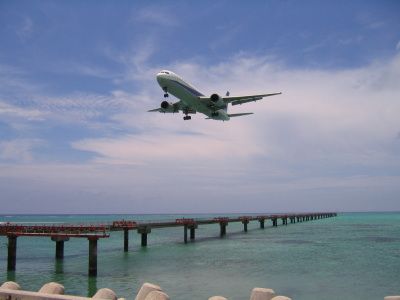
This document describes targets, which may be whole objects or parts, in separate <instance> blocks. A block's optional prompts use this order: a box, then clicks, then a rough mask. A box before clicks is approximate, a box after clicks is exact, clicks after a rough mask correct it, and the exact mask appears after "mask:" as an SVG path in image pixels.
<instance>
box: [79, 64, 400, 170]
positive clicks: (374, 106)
mask: <svg viewBox="0 0 400 300" xmlns="http://www.w3.org/2000/svg"><path fill="white" fill-rule="evenodd" d="M399 61H400V59H399V57H396V58H394V59H393V60H392V61H390V62H387V63H385V64H382V63H381V62H380V63H379V64H378V63H377V64H372V65H370V66H367V67H364V68H359V69H352V70H335V71H332V70H327V71H324V70H289V69H286V68H285V67H284V66H282V65H280V64H278V65H276V64H274V63H273V62H271V61H269V59H264V58H257V57H253V58H246V57H236V58H234V59H233V60H231V61H227V62H225V63H222V64H219V65H217V66H213V67H204V66H202V65H198V64H193V63H181V64H180V63H177V64H175V65H173V66H170V68H171V69H172V70H175V71H176V72H178V73H179V74H181V75H182V76H183V77H185V78H188V80H189V81H191V82H194V84H195V85H197V86H198V87H200V88H202V89H203V90H204V92H205V93H206V94H211V93H213V92H219V93H220V94H223V93H224V92H225V90H226V89H230V90H231V94H249V93H260V92H270V91H282V92H283V95H281V96H275V97H271V98H267V99H266V100H264V101H262V102H257V103H253V104H247V105H243V106H238V107H234V108H233V109H232V112H242V111H245V112H247V111H253V112H255V113H256V114H255V115H254V116H249V117H242V118H237V119H232V120H231V121H229V122H228V123H221V122H215V121H205V120H203V116H202V115H201V114H200V115H195V116H194V117H193V118H194V119H193V120H192V121H189V122H183V121H182V120H181V117H180V116H179V115H168V114H166V115H164V114H150V113H145V111H146V110H147V109H149V108H153V106H154V107H156V106H157V105H159V103H158V102H156V101H154V104H153V105H152V104H149V102H148V101H149V100H147V101H142V102H139V103H136V106H135V107H134V109H133V110H132V111H129V110H128V111H126V112H124V113H120V114H117V115H115V117H114V120H115V121H117V122H121V124H123V125H124V126H127V127H129V126H137V127H136V128H138V127H139V128H142V129H143V131H144V132H143V133H141V134H140V135H129V134H126V135H121V136H120V137H113V138H107V139H85V140H83V141H77V142H75V143H74V145H73V146H74V147H76V148H78V149H80V150H87V151H92V152H95V153H98V154H99V158H98V159H97V161H100V160H101V161H102V162H105V161H107V160H108V159H109V162H118V163H119V164H121V163H123V162H124V161H126V163H132V162H135V163H143V162H147V161H154V160H158V159H160V160H165V159H172V160H185V161H194V162H195V161H197V160H203V159H204V158H207V159H211V160H212V161H215V160H220V159H222V160H224V158H226V159H227V160H228V159H236V160H240V159H242V158H245V157H254V156H255V157H257V156H265V157H268V158H271V159H279V160H285V161H292V162H293V163H295V161H296V160H298V156H299V155H300V156H301V157H302V159H303V160H305V161H306V162H309V163H310V164H312V163H315V161H318V160H331V161H332V164H335V163H341V164H344V163H350V162H353V163H359V164H366V165H369V164H372V163H373V164H379V163H383V164H385V163H386V164H389V163H392V162H389V161H388V159H389V157H388V155H389V154H387V153H386V152H385V151H387V149H384V147H386V146H384V145H388V144H390V143H391V142H392V141H393V140H395V139H396V135H397V132H398V130H399V128H400V121H399V118H398V115H397V112H398V111H399V110H400V104H399V102H398V101H397V99H399V98H400V89H399V88H398V87H397V84H396V78H398V76H399V75H400V67H399ZM152 81H153V79H152ZM153 85H156V83H153ZM231 88H233V89H231ZM146 90H147V91H146ZM142 93H143V95H144V98H145V99H150V98H151V95H153V94H155V93H154V87H153V88H151V87H149V86H147V85H146V86H145V87H144V91H142ZM160 94H161V91H160ZM155 98H157V97H156V96H155ZM150 105H152V106H150ZM131 108H132V107H131ZM129 116H131V118H129ZM182 131H185V132H189V133H190V132H194V133H195V135H190V134H189V135H188V134H186V135H185V134H181V132H182ZM382 147H383V148H382ZM392 158H393V157H392ZM396 163H399V161H398V160H396Z"/></svg>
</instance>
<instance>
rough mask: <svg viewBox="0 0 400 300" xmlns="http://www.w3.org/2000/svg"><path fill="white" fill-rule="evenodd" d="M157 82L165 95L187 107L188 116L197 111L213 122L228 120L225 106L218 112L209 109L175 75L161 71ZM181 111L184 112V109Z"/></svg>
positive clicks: (192, 88) (190, 86)
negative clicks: (172, 96)
mask: <svg viewBox="0 0 400 300" xmlns="http://www.w3.org/2000/svg"><path fill="white" fill-rule="evenodd" d="M157 82H158V84H159V85H160V87H161V88H162V89H163V91H164V92H165V93H166V94H167V93H168V94H171V95H174V96H175V97H176V98H178V99H180V100H181V101H182V103H183V104H184V105H185V106H186V107H187V108H186V109H187V111H186V113H188V114H189V113H195V112H196V111H198V112H200V113H203V114H205V115H206V116H207V117H209V118H211V119H214V120H222V121H228V120H229V119H230V118H229V116H228V113H227V106H226V105H225V107H223V108H220V109H218V111H216V110H215V109H214V108H213V107H209V106H208V105H207V103H206V102H204V101H202V99H201V97H205V96H204V95H203V94H202V93H200V92H199V91H198V90H197V89H196V88H195V87H193V86H192V85H190V84H189V83H187V82H185V81H184V80H183V79H182V78H181V77H179V76H178V75H176V74H175V73H173V72H171V71H166V70H165V71H161V72H159V73H158V74H157ZM183 111H184V112H185V108H184V109H183Z"/></svg>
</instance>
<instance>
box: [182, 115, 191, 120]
mask: <svg viewBox="0 0 400 300" xmlns="http://www.w3.org/2000/svg"><path fill="white" fill-rule="evenodd" d="M191 119H192V117H191V116H188V115H186V116H184V117H183V120H185V121H187V120H191Z"/></svg>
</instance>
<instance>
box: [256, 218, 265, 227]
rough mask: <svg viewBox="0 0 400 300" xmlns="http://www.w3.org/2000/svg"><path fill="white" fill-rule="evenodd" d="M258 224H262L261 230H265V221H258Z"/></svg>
mask: <svg viewBox="0 0 400 300" xmlns="http://www.w3.org/2000/svg"><path fill="white" fill-rule="evenodd" d="M258 222H260V228H261V229H264V228H265V227H264V225H265V219H260V220H258Z"/></svg>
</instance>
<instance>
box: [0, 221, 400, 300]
mask: <svg viewBox="0 0 400 300" xmlns="http://www.w3.org/2000/svg"><path fill="white" fill-rule="evenodd" d="M180 217H198V218H205V217H214V215H190V216H189V215H185V216H183V215H52V216H50V215H43V216H41V215H23V216H22V215H18V216H4V215H3V216H0V222H18V223H22V222H32V223H39V224H40V223H46V222H50V223H65V222H67V223H83V222H84V223H88V222H90V223H101V222H105V221H112V220H120V219H125V220H171V219H175V218H180ZM280 223H281V222H279V224H280ZM271 225H272V224H271V221H268V222H266V224H265V229H264V230H262V229H259V223H258V222H256V221H253V222H250V224H249V226H248V228H249V231H248V232H247V233H244V232H243V227H242V226H243V225H242V224H240V223H230V224H229V225H228V227H227V236H226V237H224V238H220V237H219V226H218V225H217V224H213V225H202V226H199V228H198V229H197V230H196V241H195V242H192V243H188V244H184V243H183V229H182V228H180V227H178V228H169V229H153V231H152V232H151V233H150V234H149V236H148V247H147V248H141V247H140V235H139V234H137V233H136V232H135V231H130V236H129V237H130V240H129V242H130V244H129V246H130V249H129V252H128V253H124V252H123V232H112V233H111V237H110V238H106V239H100V240H99V242H98V276H97V278H89V277H88V276H87V269H88V241H87V240H86V239H78V238H75V239H71V240H70V241H68V242H66V243H65V258H64V261H63V262H62V263H60V262H57V261H56V260H55V259H54V255H55V243H54V242H52V241H51V240H50V238H42V237H35V238H32V237H29V238H28V237H20V238H18V242H17V245H18V250H17V267H16V271H15V272H7V269H6V267H7V239H6V238H5V237H0V282H4V281H7V280H15V281H17V282H18V283H19V284H20V285H21V286H22V287H23V289H26V290H38V289H39V288H40V287H41V286H42V285H43V284H44V283H46V282H49V281H56V282H59V283H61V284H63V285H64V286H65V289H66V293H67V294H72V295H81V296H91V295H93V293H94V292H95V291H96V290H97V289H99V288H103V287H108V288H111V289H112V290H114V291H115V292H116V293H117V295H118V296H119V297H125V298H127V299H134V297H135V295H136V292H137V290H138V289H139V288H140V286H141V285H142V283H144V282H152V283H155V284H158V285H160V286H161V287H162V288H163V290H164V291H165V292H166V293H167V294H168V295H169V296H170V297H171V299H176V300H187V299H205V300H206V299H208V297H210V296H214V295H223V296H225V297H227V298H228V299H230V300H239V299H243V300H245V299H246V300H247V299H249V296H250V291H251V289H252V288H254V287H268V288H272V289H274V290H275V292H277V293H278V294H281V295H286V296H289V297H291V298H292V299H297V300H317V299H318V300H321V299H323V300H338V299H343V300H345V299H352V300H356V299H359V300H368V299H371V300H373V299H374V300H375V299H383V297H384V296H387V295H393V294H400V213H341V214H339V215H338V216H337V217H334V218H328V219H322V220H314V221H309V222H303V223H296V224H289V225H288V226H278V227H277V228H273V227H272V226H271Z"/></svg>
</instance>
